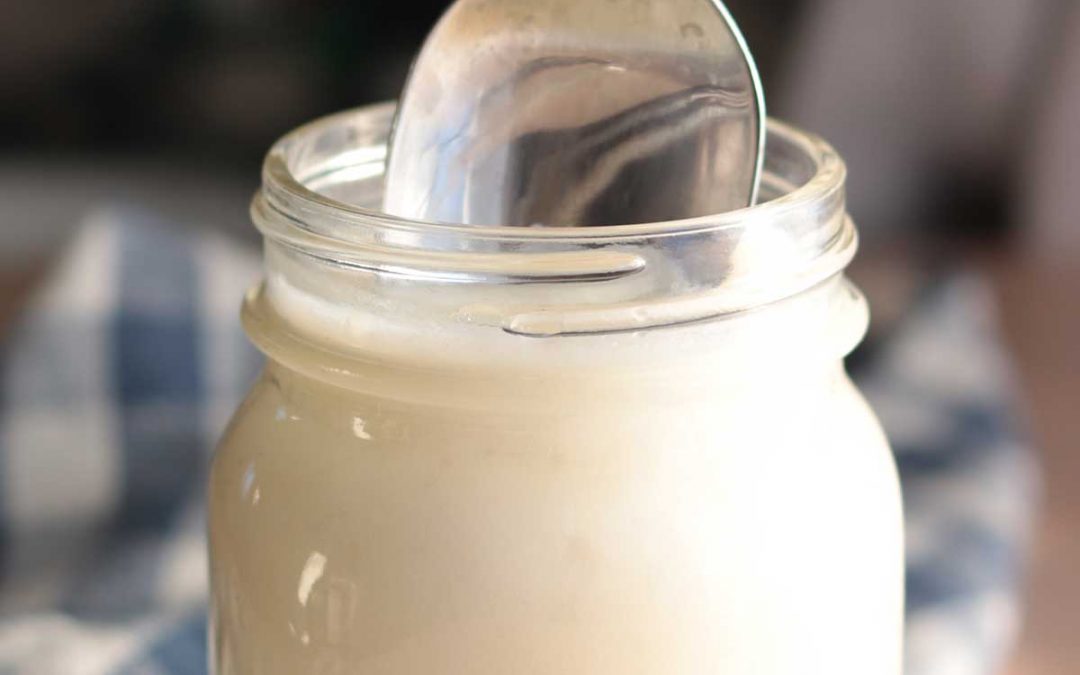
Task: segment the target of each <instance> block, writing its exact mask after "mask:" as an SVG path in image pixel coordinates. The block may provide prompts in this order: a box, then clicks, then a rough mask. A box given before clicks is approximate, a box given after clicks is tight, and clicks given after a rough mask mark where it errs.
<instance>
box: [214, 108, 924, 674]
mask: <svg viewBox="0 0 1080 675" xmlns="http://www.w3.org/2000/svg"><path fill="white" fill-rule="evenodd" d="M392 116H393V108H392V107H390V106H387V105H383V106H376V107H372V108H365V109H360V110H356V111H350V112H346V113H342V114H339V115H336V116H332V117H329V118H326V119H323V120H320V121H317V122H314V123H312V124H310V125H308V126H306V127H303V128H301V129H299V130H298V131H296V132H294V133H292V134H291V135H289V136H287V137H286V138H284V139H283V140H282V141H280V142H279V143H278V144H277V145H276V146H275V147H274V149H273V150H272V151H271V153H270V154H269V156H268V159H267V162H266V166H265V170H264V183H263V188H262V191H261V192H260V194H259V195H258V196H257V197H256V199H255V202H254V206H253V217H254V220H255V223H256V224H257V226H258V227H259V229H260V230H261V232H262V233H263V235H264V238H265V259H266V280H265V282H264V283H263V284H262V285H261V286H260V287H259V288H257V289H255V290H253V291H252V292H251V293H250V294H249V296H248V298H247V299H246V302H245V306H244V312H243V316H244V322H245V327H246V329H247V332H248V334H249V335H250V337H251V339H252V340H253V341H254V342H255V344H256V345H258V346H259V348H260V349H261V350H262V351H264V352H265V353H266V355H267V357H268V361H267V365H266V368H265V371H264V373H263V374H262V377H261V379H260V380H259V381H258V383H257V384H256V385H255V386H254V388H253V390H252V392H251V393H250V395H249V396H248V398H247V400H246V402H245V403H244V404H243V406H242V407H241V408H240V410H239V412H238V413H237V414H236V416H235V418H234V420H233V422H232V424H231V426H230V428H229V430H228V432H227V434H226V436H225V438H224V440H223V441H222V443H221V446H220V448H219V450H218V453H217V457H216V459H215V462H214V468H213V473H212V478H211V486H210V540H211V576H212V627H211V646H212V657H211V659H212V668H213V671H214V672H216V673H217V674H218V675H241V674H243V675H253V674H258V675H278V674H281V675H285V674H288V675H296V674H297V673H305V674H316V673H320V674H322V673H326V674H329V673H333V674H345V673H363V674H365V675H376V674H378V675H421V674H423V675H428V674H432V673H438V674H439V675H508V674H524V673H528V674H530V675H567V674H580V675H607V674H609V673H610V674H616V673H617V674H619V675H627V674H630V673H636V674H641V675H676V674H677V675H699V674H700V675H704V674H721V673H723V674H728V673H730V674H739V675H744V674H745V675H749V674H750V673H753V674H754V675H796V674H797V675H807V674H821V675H869V674H873V675H898V674H899V673H900V645H901V614H902V594H903V592H902V559H903V556H902V520H901V509H900V494H899V488H898V482H897V476H896V472H895V467H894V464H893V460H892V456H891V454H890V452H889V448H888V445H887V443H886V440H885V438H884V437H883V435H882V432H881V430H880V428H879V426H878V423H877V422H876V420H875V418H874V416H873V414H872V413H871V411H870V410H869V409H868V407H867V405H866V404H865V402H864V401H863V399H862V397H861V396H860V394H859V393H858V392H857V391H856V389H855V388H854V386H853V385H852V383H851V382H850V380H849V379H848V377H847V375H846V373H845V371H844V367H843V358H844V357H845V355H846V354H848V353H849V352H850V350H851V349H852V348H853V347H854V346H855V345H856V344H857V343H858V341H859V340H860V339H861V338H862V336H863V333H864V331H865V328H866V322H867V312H866V306H865V303H864V301H863V299H862V296H861V295H860V294H859V293H858V291H857V290H856V289H855V288H854V287H853V286H852V285H851V284H850V283H849V282H848V281H847V280H846V279H845V278H844V276H843V269H844V267H845V266H846V264H847V263H848V262H849V260H850V259H851V257H852V255H853V254H854V250H855V247H856V235H855V231H854V227H853V225H852V223H851V221H850V219H849V218H848V217H847V215H846V213H845V210H844V192H843V190H844V176H845V173H844V168H843V164H842V162H841V161H840V159H839V158H838V157H837V156H836V154H835V153H834V152H833V150H832V149H830V148H829V147H828V146H827V145H826V144H824V143H823V142H821V141H820V140H818V139H816V138H813V137H811V136H808V135H806V134H804V133H802V132H799V131H797V130H795V129H793V128H791V127H788V126H785V125H783V124H781V123H778V122H772V123H771V124H770V127H769V145H768V148H769V150H768V158H767V162H766V176H765V179H764V182H763V196H764V201H763V203H761V204H760V205H758V206H755V207H753V208H749V209H745V210H742V211H738V212H734V213H728V214H722V215H718V216H714V217H708V218H700V219H695V220H688V221H681V222H667V223H650V224H643V225H617V226H609V227H594V228H547V227H537V228H498V227H468V226H455V225H445V224H431V223H420V222H409V221H404V220H400V219H396V218H393V217H390V216H387V215H385V214H382V213H380V212H379V211H378V210H377V207H378V205H379V204H380V203H381V190H382V182H381V176H382V171H383V163H384V158H385V145H386V139H387V134H388V131H389V127H390V124H391V120H392Z"/></svg>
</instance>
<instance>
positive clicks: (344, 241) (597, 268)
mask: <svg viewBox="0 0 1080 675" xmlns="http://www.w3.org/2000/svg"><path fill="white" fill-rule="evenodd" d="M393 116H394V104H393V103H384V104H377V105H373V106H368V107H363V108H357V109H354V110H348V111H345V112H341V113H337V114H335V115H331V116H328V117H325V118H322V119H319V120H316V121H314V122H311V123H309V124H307V125H304V126H302V127H300V128H299V129H297V130H296V131H293V132H291V133H290V134H288V135H286V136H285V137H284V138H282V139H281V140H280V141H278V142H277V143H276V144H275V145H274V146H273V148H272V149H271V151H270V153H269V154H268V156H267V159H266V162H265V164H264V172H263V186H262V190H260V191H259V193H258V194H257V195H256V197H255V199H254V201H253V204H252V218H253V221H254V222H255V225H256V227H257V228H258V229H259V230H260V231H261V232H262V233H263V235H264V237H265V238H266V240H267V242H268V244H270V245H272V246H273V248H274V249H275V250H287V251H289V252H290V255H292V254H298V255H299V256H300V258H298V259H303V260H305V261H309V262H310V263H312V264H314V265H315V266H316V267H318V266H320V265H321V266H324V267H325V266H326V265H329V266H330V267H332V268H335V269H348V270H354V271H357V272H359V273H361V274H370V275H374V277H375V278H378V279H381V280H383V281H384V283H383V284H382V285H381V286H380V288H381V289H382V291H380V292H383V293H392V292H393V291H391V290H390V285H394V286H395V288H399V289H400V288H403V287H404V286H415V285H417V284H420V285H431V284H435V285H438V284H444V283H452V284H466V285H479V286H481V287H487V288H491V287H496V286H505V285H517V284H534V285H539V286H541V287H542V288H540V289H537V290H536V292H530V293H528V294H525V295H527V296H528V297H530V298H532V300H530V302H529V303H526V304H528V305H529V307H519V308H516V309H514V310H513V311H512V312H510V311H509V310H508V313H507V315H508V316H509V314H513V315H514V316H515V317H517V318H516V319H514V320H509V319H508V320H507V321H506V322H505V325H504V329H505V330H507V331H508V332H520V333H522V334H530V335H540V334H544V335H547V334H579V333H592V332H613V331H620V330H639V329H642V328H649V327H655V326H662V325H674V324H676V323H687V322H696V321H701V320H706V319H709V318H715V317H718V316H723V315H729V314H734V313H738V312H741V311H745V310H748V309H753V308H756V307H760V306H763V305H765V304H768V303H771V302H775V301H778V300H782V299H784V298H788V297H791V296H793V295H797V294H799V293H802V292H804V291H807V290H809V289H811V288H813V287H815V286H817V285H819V284H821V283H823V282H825V281H826V280H828V279H830V278H832V277H834V276H836V275H837V274H839V273H841V272H842V271H843V269H844V268H845V267H846V266H847V264H848V263H849V262H850V261H851V259H852V257H853V256H854V254H855V250H856V248H857V243H858V237H857V233H856V231H855V227H854V225H853V223H852V222H851V219H850V218H849V217H848V216H847V213H846V210H845V194H844V181H845V177H846V169H845V167H844V164H843V161H842V160H841V159H840V157H839V156H838V155H837V154H836V152H835V151H834V150H833V149H832V148H831V147H830V146H829V145H828V143H826V142H825V141H823V140H821V139H820V138H818V137H816V136H814V135H812V134H807V133H804V132H802V131H800V130H798V129H796V128H794V127H792V126H789V125H787V124H784V123H783V122H779V121H776V120H771V121H770V123H769V125H768V138H769V143H768V146H767V150H766V158H765V171H764V172H763V177H762V190H761V193H762V197H763V201H761V202H760V203H758V204H756V205H754V206H751V207H747V208H744V209H740V210H737V211H732V212H729V213H721V214H717V215H713V216H704V217H698V218H690V219H685V220H673V221H665V222H656V223H639V224H628V225H609V226H592V227H554V226H551V227H549V226H543V227H531V228H529V227H506V226H494V227H493V226H473V225H461V224H447V223H432V222H423V221H416V220H409V219H405V218H400V217H396V216H393V215H390V214H387V213H383V212H382V211H380V210H379V208H378V207H380V206H381V202H382V190H383V182H382V177H383V172H384V171H385V161H386V141H387V139H388V137H389V135H390V130H391V125H392V122H393ZM304 265H305V266H308V263H304ZM596 282H610V283H604V284H602V287H598V286H597V285H596ZM552 284H558V285H559V288H558V290H557V291H556V290H555V289H551V292H548V291H545V290H543V287H547V286H550V285H552ZM518 295H519V296H521V297H525V296H522V295H521V294H518ZM515 303H516V301H515ZM517 304H519V303H517ZM628 317H629V318H628Z"/></svg>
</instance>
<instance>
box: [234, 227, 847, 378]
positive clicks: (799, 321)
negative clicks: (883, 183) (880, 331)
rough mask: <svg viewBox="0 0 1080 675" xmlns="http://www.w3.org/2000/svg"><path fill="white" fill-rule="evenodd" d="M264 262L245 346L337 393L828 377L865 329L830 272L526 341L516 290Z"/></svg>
mask: <svg viewBox="0 0 1080 675" xmlns="http://www.w3.org/2000/svg"><path fill="white" fill-rule="evenodd" d="M267 263H268V273H267V279H266V282H265V283H264V284H263V285H262V286H261V287H260V288H259V289H257V290H256V291H254V292H253V293H252V294H251V295H250V296H249V298H248V300H247V303H246V307H245V325H246V328H247V330H248V332H249V334H250V335H251V337H252V339H253V340H254V341H255V343H256V344H257V345H258V346H259V347H260V348H261V349H263V350H264V351H265V352H266V353H267V354H268V355H269V356H270V358H271V359H274V360H276V361H279V362H280V363H282V364H284V365H286V366H288V367H289V368H291V369H293V370H297V371H301V372H304V373H306V374H307V375H309V376H312V377H315V378H318V379H322V380H327V381H330V382H332V383H334V384H336V385H338V386H344V387H347V388H357V387H359V388H364V387H370V386H374V383H375V382H379V381H381V382H382V383H381V384H379V385H378V388H379V389H380V390H383V391H385V390H386V388H387V387H389V386H392V385H393V382H392V381H394V380H400V378H402V377H405V378H407V379H409V378H411V380H414V381H416V382H419V381H420V380H423V381H425V382H427V385H425V386H436V385H437V386H438V387H443V386H452V387H464V388H468V386H472V385H475V386H477V387H480V388H483V387H485V386H487V385H486V384H485V382H495V381H498V380H500V379H506V378H525V379H531V380H537V379H542V380H547V381H558V382H562V383H567V382H575V381H578V382H584V383H588V382H596V381H600V380H602V381H607V382H613V381H619V380H625V381H627V382H634V383H639V384H640V383H642V382H646V383H648V386H649V387H651V388H653V389H656V388H658V387H659V388H664V387H667V386H677V387H681V388H684V389H685V388H686V386H687V383H688V382H692V381H701V380H700V379H695V378H697V376H698V374H699V373H700V372H702V371H708V372H711V373H715V374H718V375H717V376H722V377H723V378H724V379H725V380H726V381H729V382H732V383H735V382H740V383H744V384H745V383H746V382H751V381H758V382H776V381H778V380H783V379H789V380H790V379H792V378H799V377H804V376H811V377H816V376H818V375H819V374H820V373H822V372H825V371H829V370H832V369H835V368H836V367H837V366H838V365H839V364H840V362H841V360H842V359H843V357H844V356H845V355H846V354H847V353H848V352H850V350H851V349H853V348H854V347H855V345H857V344H858V342H859V341H860V340H861V339H862V337H863V335H864V333H865V330H866V325H867V311H866V305H865V302H864V300H863V298H862V296H861V294H860V293H859V292H858V291H857V290H856V289H855V288H854V287H853V286H852V285H851V284H850V283H849V282H848V281H847V280H846V279H845V278H844V277H842V276H841V275H837V276H834V277H832V278H830V279H828V280H826V281H825V282H823V283H821V284H819V285H817V286H815V287H814V288H812V289H809V290H807V291H804V292H803V293H800V294H798V295H796V296H793V297H790V298H787V299H784V300H781V301H777V302H775V303H770V304H768V305H765V306H761V307H756V308H754V309H751V310H747V311H743V312H738V313H732V314H727V315H724V316H722V317H719V318H712V319H708V320H701V321H694V322H689V323H685V324H679V325H667V326H664V327H657V328H652V329H649V330H640V331H633V332H623V331H610V332H594V333H585V334H573V335H570V334H561V335H559V336H549V337H534V336H527V335H522V334H520V333H517V332H514V331H513V330H512V329H510V328H509V327H511V326H512V325H513V319H514V317H515V316H518V315H519V313H520V311H521V305H520V304H516V303H520V302H521V298H520V297H519V294H518V293H517V290H520V289H516V290H515V289H514V288H510V289H505V288H500V289H492V292H490V293H483V292H480V290H479V289H477V288H475V287H464V288H463V287H450V288H446V289H438V290H432V289H430V288H416V287H412V286H405V287H403V288H394V287H392V286H391V287H388V286H387V285H386V284H384V283H382V280H380V279H379V278H377V277H375V278H372V277H370V276H368V275H365V274H364V273H361V272H358V271H356V270H350V269H345V268H337V267H333V266H318V267H315V268H314V269H313V268H312V266H311V265H310V264H309V263H308V261H304V260H297V259H295V257H294V256H293V254H292V253H290V252H289V251H287V250H278V251H275V250H273V248H272V247H268V249H267ZM531 290H532V292H534V293H539V292H540V289H538V288H533V289H531ZM550 292H552V293H557V292H558V289H554V290H551V291H550ZM597 292H600V291H599V290H598V291H597ZM629 311H633V310H632V309H631V310H629ZM701 382H703V384H706V385H707V382H706V381H701ZM466 383H471V384H470V385H468V386H467V385H466ZM496 385H497V382H496ZM417 386H419V385H417ZM560 386H561V385H560Z"/></svg>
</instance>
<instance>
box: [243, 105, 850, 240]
mask: <svg viewBox="0 0 1080 675" xmlns="http://www.w3.org/2000/svg"><path fill="white" fill-rule="evenodd" d="M396 107H397V106H396V102H393V101H389V102H384V103H378V104H374V105H370V106H364V107H361V108H355V109H351V110H346V111H342V112H339V113H336V114H332V115H328V116H326V117H322V118H320V119H317V120H314V121H312V122H309V123H308V124H305V125H303V126H301V127H299V128H297V129H295V130H293V131H292V132H290V133H288V134H286V135H285V136H284V137H282V138H281V139H279V140H278V141H277V142H276V143H275V144H274V145H273V147H272V148H271V149H270V152H269V153H268V154H267V156H266V159H265V161H264V163H263V181H264V186H263V187H264V190H266V191H267V193H268V194H267V196H268V197H269V198H270V199H273V200H274V201H275V202H277V203H280V202H283V201H286V200H288V201H292V202H294V204H293V206H296V207H300V209H302V212H303V214H304V215H308V216H319V215H322V216H328V217H330V218H332V219H335V220H344V221H348V220H355V221H356V223H357V224H358V225H365V226H371V225H378V226H382V227H386V228H393V229H404V230H408V229H415V228H422V229H423V230H425V231H428V232H431V231H435V232H439V231H441V232H445V233H447V234H449V235H452V236H456V237H460V238H462V239H503V240H522V241H531V240H541V241H551V240H566V241H571V242H578V243H580V242H587V241H611V240H618V239H623V238H639V237H643V236H644V237H648V236H661V235H677V234H681V233H687V232H697V231H701V230H716V229H723V228H730V227H739V226H743V225H745V223H746V221H747V219H749V218H754V219H760V218H764V219H768V218H770V217H776V216H778V215H780V213H781V212H785V211H790V210H801V209H807V208H816V205H818V204H820V203H821V202H823V201H828V200H830V199H831V198H832V197H833V196H834V195H835V193H836V192H837V191H842V189H843V186H844V182H845V179H846V168H845V166H844V163H843V161H842V160H841V159H840V156H839V155H838V154H837V153H836V151H835V150H834V149H833V148H832V146H830V145H829V144H828V143H827V142H825V141H824V140H823V139H821V138H820V137H818V136H815V135H813V134H809V133H806V132H802V131H799V130H797V129H795V128H794V127H792V126H790V125H788V124H786V123H784V122H781V121H779V120H777V119H775V118H769V120H768V124H767V131H766V137H767V145H766V147H767V148H771V147H772V146H773V145H774V144H782V145H783V146H784V147H785V150H786V152H784V154H783V156H782V157H780V156H778V154H779V153H776V152H771V151H767V153H766V162H765V169H764V171H763V175H762V199H761V200H760V201H759V202H758V203H757V204H755V205H753V206H748V207H745V208H742V209H737V210H734V211H728V212H725V213H720V214H714V215H707V216H698V217H695V218H684V219H676V220H666V221H656V222H648V223H633V224H612V225H598V226H591V227H572V226H571V227H567V226H546V225H545V226H542V227H520V226H481V225H464V224H460V223H443V222H435V221H424V220H413V219H408V218H401V217H398V216H395V215H392V214H389V213H386V212H384V211H382V210H381V209H380V208H377V207H373V206H365V205H363V203H357V202H356V201H350V200H345V199H340V198H335V197H334V196H332V195H331V194H328V193H327V191H325V190H324V189H322V187H323V186H324V185H325V183H326V182H327V179H328V177H329V178H333V177H337V178H338V179H340V180H343V181H348V180H350V179H352V180H355V179H357V178H359V179H360V180H364V179H371V178H376V177H379V178H381V171H382V170H383V169H385V161H386V157H387V147H386V143H387V141H388V139H389V133H390V129H391V125H392V123H393V118H394V112H395V110H396ZM335 140H336V141H338V142H339V143H341V145H340V146H338V147H337V148H336V149H335V145H337V144H335V143H334V141H335ZM770 163H771V164H772V165H770ZM778 164H779V165H780V166H778ZM792 174H795V175H794V176H792ZM316 229H318V228H316ZM333 236H335V237H340V238H341V239H342V240H343V241H350V240H352V239H353V237H352V236H350V235H349V233H347V232H339V231H337V230H336V229H335V231H334V235H333Z"/></svg>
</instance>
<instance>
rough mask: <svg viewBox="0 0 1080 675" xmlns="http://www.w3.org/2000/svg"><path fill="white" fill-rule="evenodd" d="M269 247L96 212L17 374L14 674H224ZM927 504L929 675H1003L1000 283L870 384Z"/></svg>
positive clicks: (11, 467) (1011, 527)
mask: <svg viewBox="0 0 1080 675" xmlns="http://www.w3.org/2000/svg"><path fill="white" fill-rule="evenodd" d="M258 269H259V265H258V258H257V256H256V254H255V253H254V252H253V251H248V250H245V249H243V248H242V247H239V246H238V245H236V244H234V243H231V242H229V241H226V240H224V239H221V238H217V237H214V236H209V235H205V234H192V233H183V234H181V233H180V232H178V231H174V230H172V229H170V228H168V227H166V226H165V225H163V224H161V223H158V222H156V221H155V219H154V218H153V217H152V216H151V215H148V214H145V213H140V212H136V211H118V210H113V211H108V212H102V213H99V214H97V215H94V216H92V217H90V218H89V219H88V220H87V221H86V223H85V225H84V226H83V227H82V228H81V232H80V234H79V235H78V237H77V238H76V239H75V240H74V242H73V243H72V244H71V246H70V247H69V250H68V252H67V253H66V255H65V256H64V257H63V258H62V259H61V261H60V262H59V264H58V265H57V267H56V269H55V273H54V274H53V275H52V277H51V278H50V279H49V280H48V281H47V283H46V284H45V285H44V286H43V288H41V289H40V291H39V292H38V293H37V294H36V295H35V296H34V297H33V298H32V299H31V302H30V304H29V306H28V308H27V310H26V311H25V313H24V316H23V317H22V318H21V320H20V321H19V322H18V324H17V325H16V326H15V328H14V332H13V333H12V334H11V338H10V340H9V344H8V345H7V348H6V351H5V352H4V359H3V361H2V368H0V377H2V381H0V461H2V462H3V464H2V465H0V466H2V470H0V527H2V531H0V532H2V540H0V543H2V566H0V575H2V576H0V672H2V673H28V674H34V675H50V674H53V673H56V674H58V675H104V674H108V675H120V674H123V675H151V674H153V675H159V674H171V675H181V674H183V675H187V674H194V673H204V672H205V671H206V623H205V616H206V561H205V540H204V522H203V521H204V512H203V509H202V502H203V480H204V476H205V471H206V468H207V464H208V461H209V457H210V452H211V448H212V446H213V442H214V441H215V439H216V438H217V436H218V435H219V433H220V432H221V430H222V429H223V427H224V424H225V422H226V420H227V418H228V416H229V415H230V414H231V412H232V410H233V409H234V407H235V406H236V404H237V403H238V401H239V399H240V397H241V396H242V395H243V392H244V390H245V389H246V387H247V386H248V384H249V383H250V382H251V380H252V379H253V378H254V375H255V373H256V370H257V368H258V366H259V363H260V358H259V357H258V355H257V354H256V352H255V350H254V349H253V348H251V347H250V346H249V345H248V344H247V342H246V340H245V339H244V336H243V333H242V331H241V329H240V326H239V321H238V316H237V305H238V301H239V299H240V297H241V296H242V294H243V293H244V291H245V290H246V288H247V287H248V286H249V285H250V284H251V283H253V282H254V281H255V280H256V278H257V277H258ZM858 379H859V381H860V385H861V386H862V387H863V388H864V391H866V392H867V394H868V396H869V397H870V399H871V401H872V403H873V404H874V405H875V408H876V409H877V411H878V413H879V414H880V415H881V417H882V420H883V422H884V424H885V427H886V430H887V432H888V433H889V435H890V437H891V438H892V441H893V443H894V445H895V447H896V452H897V458H898V461H899V465H900V468H901V474H902V479H903V486H904V493H905V498H906V501H907V504H906V509H907V521H908V522H907V525H908V547H909V551H908V641H907V673H908V675H990V674H991V673H994V672H996V670H997V669H998V667H999V666H1000V664H1001V662H1002V659H1003V657H1004V655H1005V654H1006V653H1007V651H1008V649H1009V646H1010V645H1011V644H1012V642H1013V640H1014V638H1015V635H1016V630H1017V623H1018V616H1019V602H1018V586H1019V580H1020V576H1021V572H1022V568H1023V562H1024V557H1025V550H1026V543H1027V537H1028V531H1029V525H1030V522H1031V505H1032V503H1033V492H1034V486H1035V469H1034V463H1033V460H1032V457H1031V453H1030V452H1029V450H1028V448H1027V447H1026V446H1025V445H1024V443H1023V442H1022V441H1021V440H1020V438H1019V437H1018V435H1017V433H1016V425H1015V424H1014V423H1013V421H1012V420H1013V416H1012V415H1011V413H1010V403H1011V402H1010V397H1009V392H1010V391H1011V385H1010V382H1009V379H1008V368H1007V364H1006V362H1005V359H1004V357H1003V355H1002V352H1001V350H1000V347H999V346H998V343H997V339H996V336H995V333H994V329H993V312H992V302H991V299H990V296H989V295H988V293H987V291H986V289H985V288H984V284H983V282H981V281H980V280H979V279H978V277H976V276H972V275H959V276H956V277H953V278H951V279H950V280H948V281H945V282H943V283H941V284H939V285H937V286H936V287H935V288H933V289H931V290H930V291H928V292H927V294H926V297H925V298H924V300H923V301H922V302H921V303H920V306H919V307H918V309H917V311H915V312H914V313H913V315H912V316H911V318H910V319H909V320H908V321H907V323H906V324H905V325H904V326H903V327H902V329H901V330H900V331H898V332H897V333H896V334H895V335H893V336H892V337H891V338H890V339H889V340H888V342H887V343H886V344H885V345H884V347H883V348H881V349H879V350H877V351H876V352H875V353H874V354H873V355H872V357H871V359H870V362H869V363H867V364H865V365H864V366H863V367H862V368H861V369H860V372H859V374H858Z"/></svg>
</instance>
